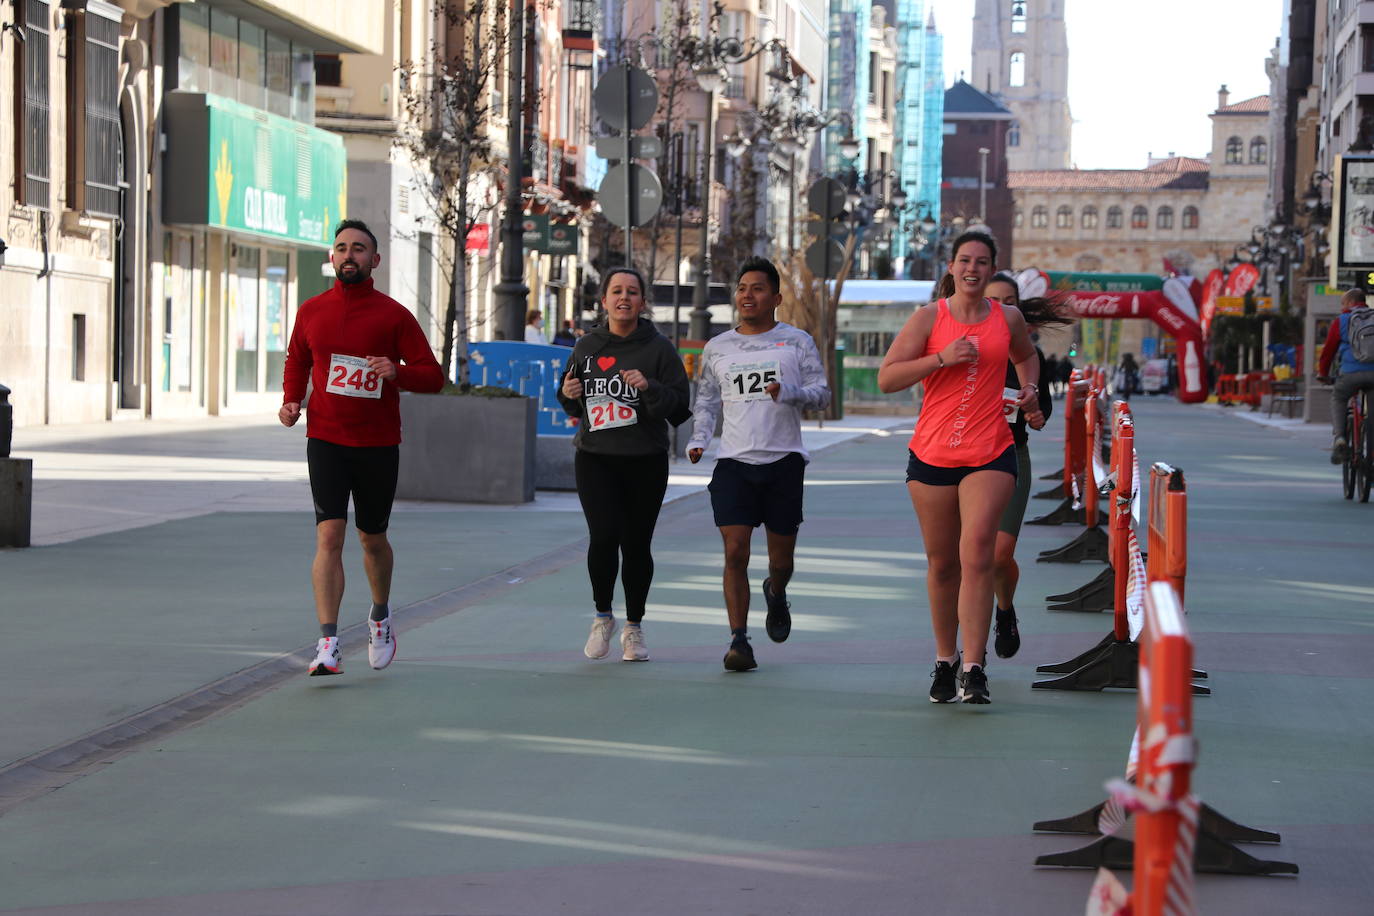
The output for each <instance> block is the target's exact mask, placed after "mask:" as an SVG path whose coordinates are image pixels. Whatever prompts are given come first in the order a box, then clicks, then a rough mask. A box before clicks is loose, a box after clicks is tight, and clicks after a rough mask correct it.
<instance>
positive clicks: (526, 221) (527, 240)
mask: <svg viewBox="0 0 1374 916" xmlns="http://www.w3.org/2000/svg"><path fill="white" fill-rule="evenodd" d="M520 241H521V242H522V243H523V244H524V247H526V248H529V249H532V250H534V251H543V250H544V249H545V248H547V247H548V246H549V215H548V214H547V213H526V214H525V215H524V216H523V217H521V219H520Z"/></svg>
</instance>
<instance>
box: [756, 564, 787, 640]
mask: <svg viewBox="0 0 1374 916" xmlns="http://www.w3.org/2000/svg"><path fill="white" fill-rule="evenodd" d="M772 582H773V580H772V579H764V580H763V603H764V604H766V605H767V606H768V618H767V619H766V620H765V621H764V622H763V628H764V629H765V630H767V631H768V638H769V639H771V640H773V642H786V641H787V637H788V636H790V635H792V610H791V608H792V605H791V604H790V603H788V601H787V597H786V595H775V594H773V590H772V588H770V587H769V586H770V585H771V584H772Z"/></svg>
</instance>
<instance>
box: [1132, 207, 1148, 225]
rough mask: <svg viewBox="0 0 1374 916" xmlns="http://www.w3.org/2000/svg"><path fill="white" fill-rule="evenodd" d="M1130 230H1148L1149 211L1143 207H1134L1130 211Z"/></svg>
mask: <svg viewBox="0 0 1374 916" xmlns="http://www.w3.org/2000/svg"><path fill="white" fill-rule="evenodd" d="M1131 228H1132V229H1148V228H1150V211H1149V210H1146V209H1145V208H1144V207H1136V208H1135V209H1134V210H1132V211H1131Z"/></svg>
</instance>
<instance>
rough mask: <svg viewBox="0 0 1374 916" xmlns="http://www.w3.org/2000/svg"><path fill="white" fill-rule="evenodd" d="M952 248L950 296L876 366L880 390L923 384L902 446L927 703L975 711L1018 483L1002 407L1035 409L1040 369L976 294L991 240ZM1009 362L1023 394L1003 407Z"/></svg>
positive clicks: (1026, 339)
mask: <svg viewBox="0 0 1374 916" xmlns="http://www.w3.org/2000/svg"><path fill="white" fill-rule="evenodd" d="M952 251H953V255H952V259H951V261H950V264H949V274H948V276H949V281H947V282H946V283H945V288H946V289H948V288H949V283H950V282H952V283H953V289H954V292H953V293H952V294H951V295H950V296H948V297H942V298H940V299H939V300H937V301H936V302H933V303H930V304H928V305H925V306H922V307H921V308H919V309H917V310H916V312H915V313H914V314H913V315H912V316H911V317H910V318H909V319H907V322H906V324H905V325H904V326H903V327H902V330H901V331H900V332H898V334H897V338H896V339H895V340H894V341H893V342H892V346H891V347H890V348H889V349H888V352H887V355H886V356H885V357H884V358H883V362H882V365H881V367H879V369H878V387H879V389H881V390H882V391H884V392H887V393H892V392H896V391H904V390H905V389H907V388H910V387H911V386H912V385H915V384H916V383H918V382H921V383H923V385H924V387H925V394H924V397H923V399H922V402H921V414H920V417H919V418H918V419H917V422H916V428H915V430H914V432H913V434H912V437H911V441H910V443H909V445H908V462H907V490H908V492H909V493H910V496H911V502H912V505H913V506H914V507H915V510H916V517H917V519H918V521H919V523H920V526H921V535H922V539H923V540H924V542H925V548H926V561H927V574H926V591H927V594H928V596H929V599H930V616H931V627H932V629H933V630H934V635H935V651H936V659H935V670H934V671H933V672H932V678H933V681H932V684H931V688H930V701H931V702H932V703H948V702H950V701H951V700H954V699H955V698H956V695H957V696H958V697H959V699H961V700H963V702H965V703H978V704H982V703H988V702H990V700H991V695H990V692H989V690H988V679H987V674H986V672H985V671H984V666H985V664H986V661H987V642H988V631H989V629H990V628H991V625H992V601H993V574H994V569H995V556H994V547H995V545H996V535H997V524H998V520H999V519H1000V518H1001V516H1002V512H1003V511H1004V510H1005V509H1006V506H1007V503H1008V502H1009V501H1010V499H1011V495H1012V492H1013V490H1014V489H1015V486H1016V474H1017V469H1016V448H1015V445H1014V444H1013V441H1012V434H1011V430H1010V429H1009V428H1008V423H1007V421H1006V420H1005V419H1004V414H1003V407H1004V405H1005V404H1010V405H1012V406H1013V407H1015V408H1016V409H1018V410H1025V411H1031V410H1035V409H1038V408H1037V399H1038V396H1039V393H1040V391H1039V385H1038V383H1039V378H1040V376H1039V373H1040V362H1039V359H1038V358H1037V357H1036V355H1035V348H1034V346H1033V345H1032V344H1031V340H1030V335H1029V333H1028V332H1027V330H1026V322H1025V319H1023V318H1022V317H1021V312H1020V311H1019V310H1017V309H1016V308H1015V307H1014V306H1004V305H1001V304H1000V303H994V302H992V301H991V300H989V299H988V298H986V296H985V295H984V294H985V292H986V290H987V286H988V284H989V283H990V282H991V280H992V276H993V271H994V270H995V268H996V263H997V243H996V242H995V241H994V240H993V238H992V236H990V235H988V234H987V233H985V232H978V231H970V232H965V233H963V234H962V235H960V236H959V237H958V238H956V239H955V240H954V247H953V249H952ZM1008 358H1010V359H1011V361H1012V362H1013V363H1014V364H1015V369H1016V375H1017V379H1018V381H1019V382H1020V388H1019V389H1018V390H1017V391H1016V393H1015V397H1014V398H1010V399H1004V396H1003V388H1004V384H1005V380H1006V363H1007V360H1008ZM961 641H962V646H963V659H962V665H960V656H959V647H960V644H961ZM956 679H957V680H958V681H959V682H960V683H961V686H962V691H961V692H960V691H958V690H956V683H955V682H956Z"/></svg>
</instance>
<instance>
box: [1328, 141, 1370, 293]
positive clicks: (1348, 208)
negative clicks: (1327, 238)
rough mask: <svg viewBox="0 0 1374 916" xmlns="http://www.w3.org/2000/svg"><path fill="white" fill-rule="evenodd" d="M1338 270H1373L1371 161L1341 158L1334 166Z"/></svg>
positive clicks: (1356, 157)
mask: <svg viewBox="0 0 1374 916" xmlns="http://www.w3.org/2000/svg"><path fill="white" fill-rule="evenodd" d="M1337 169H1338V172H1337V174H1338V175H1339V176H1340V177H1339V181H1338V183H1337V188H1338V191H1337V193H1338V194H1339V195H1340V201H1339V204H1338V208H1337V213H1338V214H1339V218H1340V223H1339V231H1340V235H1339V238H1338V239H1337V245H1338V247H1337V249H1336V260H1337V263H1338V266H1339V267H1342V268H1353V267H1374V157H1363V156H1343V157H1341V158H1340V159H1339V161H1338V163H1337Z"/></svg>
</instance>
